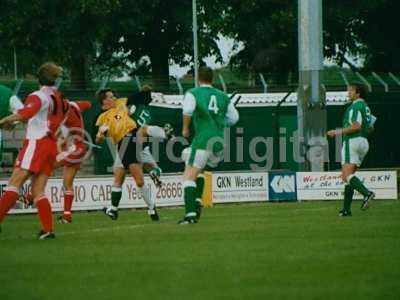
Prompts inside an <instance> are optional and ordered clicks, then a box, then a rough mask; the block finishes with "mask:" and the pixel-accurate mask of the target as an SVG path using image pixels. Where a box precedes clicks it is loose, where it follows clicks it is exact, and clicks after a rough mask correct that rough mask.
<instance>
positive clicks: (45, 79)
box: [37, 62, 63, 86]
mask: <svg viewBox="0 0 400 300" xmlns="http://www.w3.org/2000/svg"><path fill="white" fill-rule="evenodd" d="M62 73H63V68H62V67H60V66H59V65H57V64H56V63H54V62H46V63H44V64H43V65H41V66H40V67H39V69H38V71H37V76H38V80H39V84H40V85H46V86H53V85H55V84H56V81H57V79H58V78H59V77H61V75H62Z"/></svg>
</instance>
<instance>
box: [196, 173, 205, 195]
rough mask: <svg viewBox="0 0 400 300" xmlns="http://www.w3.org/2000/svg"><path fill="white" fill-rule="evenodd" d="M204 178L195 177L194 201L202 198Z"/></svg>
mask: <svg viewBox="0 0 400 300" xmlns="http://www.w3.org/2000/svg"><path fill="white" fill-rule="evenodd" d="M204 183H205V180H204V177H203V176H202V175H200V176H199V177H197V179H196V186H197V188H196V199H200V201H201V198H202V197H203V191H204Z"/></svg>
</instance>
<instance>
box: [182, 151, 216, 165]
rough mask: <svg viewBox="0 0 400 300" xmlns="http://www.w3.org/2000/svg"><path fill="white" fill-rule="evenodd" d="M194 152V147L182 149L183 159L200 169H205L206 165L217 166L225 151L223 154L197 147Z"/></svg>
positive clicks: (187, 163)
mask: <svg viewBox="0 0 400 300" xmlns="http://www.w3.org/2000/svg"><path fill="white" fill-rule="evenodd" d="M194 151H195V153H193V154H192V148H190V147H188V148H185V149H184V150H183V151H182V160H183V161H184V162H185V164H186V165H189V166H193V167H195V168H198V169H204V168H205V167H206V166H209V167H211V168H215V167H217V166H218V164H219V163H220V162H221V161H222V160H223V158H224V157H223V154H224V153H223V152H221V155H218V156H217V155H215V154H213V153H212V152H210V151H207V150H202V149H195V150H194Z"/></svg>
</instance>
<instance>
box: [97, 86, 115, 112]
mask: <svg viewBox="0 0 400 300" xmlns="http://www.w3.org/2000/svg"><path fill="white" fill-rule="evenodd" d="M96 96H97V100H98V101H99V104H100V107H101V109H102V110H109V109H110V108H113V107H114V106H115V100H117V97H116V96H115V92H114V91H113V90H112V89H110V88H104V89H101V90H99V91H98V92H97V94H96Z"/></svg>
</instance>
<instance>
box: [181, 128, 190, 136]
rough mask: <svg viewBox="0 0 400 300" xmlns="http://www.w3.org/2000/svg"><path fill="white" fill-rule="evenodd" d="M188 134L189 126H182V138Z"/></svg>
mask: <svg viewBox="0 0 400 300" xmlns="http://www.w3.org/2000/svg"><path fill="white" fill-rule="evenodd" d="M189 135H190V130H189V128H183V129H182V136H183V137H184V138H188V137H189Z"/></svg>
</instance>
